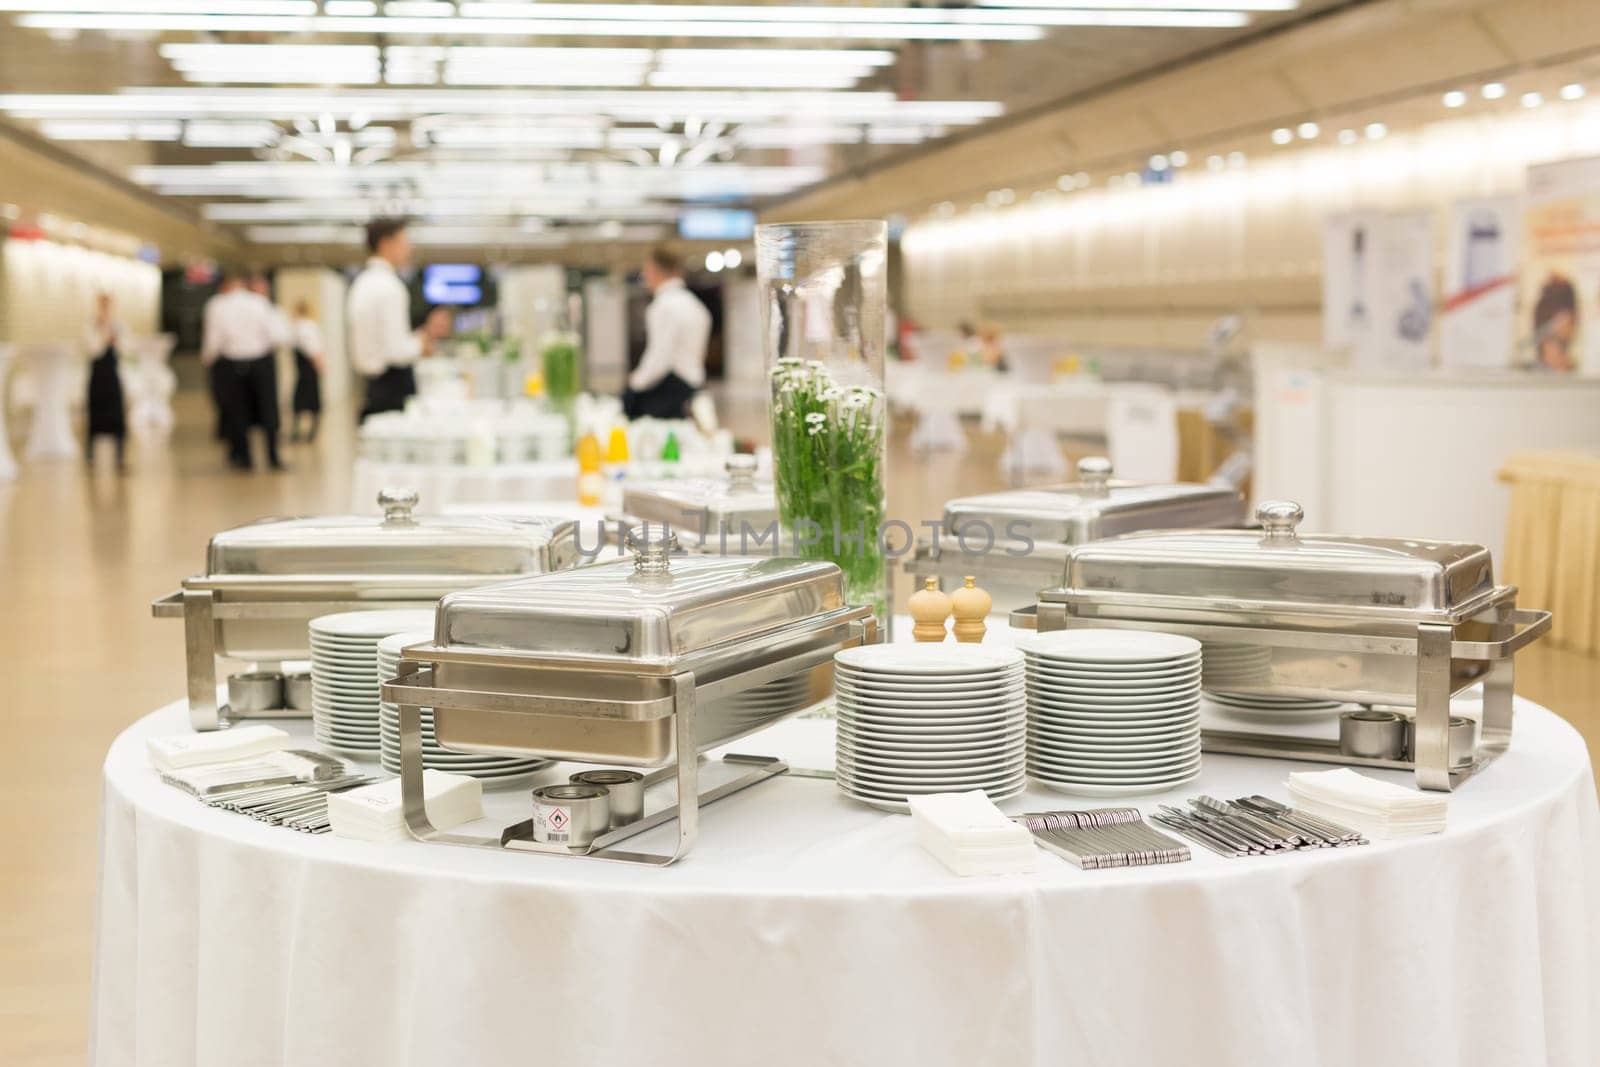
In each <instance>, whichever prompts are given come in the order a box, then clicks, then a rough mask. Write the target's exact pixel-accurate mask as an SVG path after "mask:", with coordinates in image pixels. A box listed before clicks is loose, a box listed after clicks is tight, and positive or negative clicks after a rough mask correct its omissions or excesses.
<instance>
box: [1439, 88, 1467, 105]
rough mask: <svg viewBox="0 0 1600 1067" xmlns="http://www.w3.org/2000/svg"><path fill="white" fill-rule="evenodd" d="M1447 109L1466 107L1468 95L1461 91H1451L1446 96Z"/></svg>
mask: <svg viewBox="0 0 1600 1067" xmlns="http://www.w3.org/2000/svg"><path fill="white" fill-rule="evenodd" d="M1443 102H1444V106H1445V107H1464V106H1466V103H1467V94H1466V93H1464V92H1462V91H1461V90H1460V89H1451V90H1450V91H1449V92H1448V93H1445V94H1444V101H1443Z"/></svg>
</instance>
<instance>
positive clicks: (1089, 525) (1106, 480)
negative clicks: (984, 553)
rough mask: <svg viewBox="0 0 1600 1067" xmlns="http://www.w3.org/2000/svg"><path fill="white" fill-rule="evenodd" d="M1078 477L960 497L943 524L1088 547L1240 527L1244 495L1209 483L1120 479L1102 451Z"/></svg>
mask: <svg viewBox="0 0 1600 1067" xmlns="http://www.w3.org/2000/svg"><path fill="white" fill-rule="evenodd" d="M1078 477H1079V480H1078V481H1077V482H1073V483H1070V484H1067V485H1052V486H1043V487H1039V488H1034V489H1014V490H1009V491H1006V492H1002V493H985V494H983V495H982V496H969V497H961V498H959V499H956V500H952V501H950V502H949V503H947V504H946V505H945V510H944V529H945V531H946V532H947V533H950V534H959V533H960V532H961V530H962V529H963V528H964V527H965V526H967V525H968V524H971V523H981V524H985V525H987V527H988V529H989V530H991V531H992V532H993V537H994V538H995V539H996V540H999V541H1015V540H1021V539H1023V538H1024V537H1026V538H1027V539H1030V540H1032V541H1034V542H1036V543H1038V544H1052V543H1054V544H1069V545H1077V544H1083V543H1084V542H1086V541H1096V540H1099V539H1100V538H1102V537H1112V536H1115V535H1117V534H1122V533H1128V532H1131V531H1133V530H1150V529H1188V528H1191V527H1202V526H1240V525H1243V523H1244V513H1245V508H1244V498H1243V496H1242V495H1241V494H1240V493H1239V492H1238V491H1237V490H1234V489H1228V488H1224V487H1219V486H1211V485H1190V484H1185V483H1174V484H1142V483H1138V482H1124V481H1114V480H1112V478H1111V464H1110V463H1109V462H1108V461H1107V460H1105V459H1103V458H1101V457H1098V456H1095V457H1090V458H1088V459H1084V460H1082V461H1080V462H1079V463H1078Z"/></svg>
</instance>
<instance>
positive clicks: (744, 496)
mask: <svg viewBox="0 0 1600 1067" xmlns="http://www.w3.org/2000/svg"><path fill="white" fill-rule="evenodd" d="M723 467H724V470H725V471H726V473H727V477H726V478H725V479H721V480H719V479H716V478H678V479H672V480H669V481H654V482H638V483H632V482H630V483H627V484H626V485H624V487H623V490H622V511H623V516H622V517H621V519H620V520H619V522H618V524H617V525H618V527H619V528H624V529H625V528H631V527H633V526H637V525H639V524H640V523H648V524H651V525H660V526H664V527H666V528H667V529H669V530H671V531H672V533H673V534H674V535H675V536H676V537H677V538H678V542H679V544H680V545H681V546H682V547H683V548H684V549H685V550H686V551H689V552H704V553H709V554H715V555H724V556H777V555H782V554H784V552H783V550H782V549H780V547H779V546H780V544H782V545H787V544H791V543H792V541H793V538H792V537H789V536H784V535H782V534H781V533H780V530H779V522H778V501H777V497H776V496H775V495H774V493H773V490H772V483H771V482H759V481H757V480H756V458H755V457H754V456H750V455H735V456H729V457H728V459H727V462H726V463H725V464H724V465H723ZM790 554H792V553H790Z"/></svg>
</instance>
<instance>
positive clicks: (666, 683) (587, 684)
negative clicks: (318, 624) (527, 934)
mask: <svg viewBox="0 0 1600 1067" xmlns="http://www.w3.org/2000/svg"><path fill="white" fill-rule="evenodd" d="M630 543H631V544H632V547H633V548H634V551H635V553H636V555H635V558H634V559H633V560H631V561H629V560H621V561H616V562H607V563H595V564H591V565H589V566H586V567H579V568H577V569H575V570H572V571H567V572H563V573H561V574H552V575H546V576H542V577H538V578H530V579H526V580H522V581H515V582H505V583H501V584H499V585H494V586H488V587H484V588H481V589H475V590H469V591H464V592H460V593H454V594H451V595H449V596H447V597H445V598H444V599H443V600H441V601H440V603H439V607H438V612H437V623H436V627H435V635H434V640H433V641H432V642H430V643H426V644H422V645H416V646H412V647H410V648H408V649H406V650H405V660H404V662H403V663H402V666H401V670H402V674H401V676H400V677H397V678H395V679H392V680H389V681H387V682H385V684H384V686H383V692H384V699H385V700H386V701H389V702H392V703H394V704H396V705H397V706H398V707H399V709H400V721H401V727H400V731H401V766H402V778H403V779H404V785H403V791H404V795H405V796H406V797H407V821H408V825H409V826H410V827H411V829H412V833H413V834H414V835H415V836H417V837H419V838H422V839H424V840H437V841H444V842H446V843H451V844H469V845H478V846H491V847H496V848H498V847H501V846H502V844H504V845H505V846H506V847H513V848H526V849H529V850H532V851H540V852H552V853H554V854H561V855H568V854H572V853H571V852H570V851H569V850H567V849H565V848H559V847H558V848H551V847H549V846H541V845H536V844H535V843H533V842H531V841H528V840H524V839H523V837H522V836H521V835H519V834H516V833H512V834H510V835H509V836H507V837H506V838H505V840H504V841H501V840H499V839H496V840H493V841H491V840H490V839H487V838H474V837H463V836H462V835H453V834H441V833H439V832H437V831H436V830H434V828H433V827H432V826H431V825H430V824H429V823H428V822H427V819H426V815H425V813H424V812H423V811H422V809H421V773H422V763H421V748H420V734H418V733H417V732H416V731H418V730H420V713H419V710H418V709H420V708H423V707H427V708H432V709H433V723H434V730H435V732H436V734H437V736H438V739H439V742H440V743H441V744H443V745H446V746H447V747H449V748H452V749H456V750H461V751H469V752H485V753H493V754H501V755H511V754H515V755H529V754H538V755H541V756H544V757H546V758H551V759H562V760H576V761H579V762H587V763H601V764H606V765H611V766H627V767H649V768H661V767H673V768H675V770H674V771H672V772H670V774H669V776H675V777H676V779H677V782H678V798H679V799H678V803H677V805H676V806H675V807H674V808H672V809H670V812H672V813H677V814H676V815H672V814H669V815H668V816H666V817H664V818H658V819H656V820H655V821H654V822H650V820H648V819H647V820H645V822H647V823H648V824H649V825H646V826H639V824H634V825H633V826H630V827H628V828H626V829H627V830H628V833H626V834H623V835H622V836H631V834H632V833H637V832H640V830H642V829H648V828H649V826H653V825H659V824H660V823H661V822H663V821H666V818H669V817H679V818H680V823H679V834H680V836H679V843H678V848H677V850H676V851H675V852H674V853H673V854H672V855H671V856H665V857H663V856H653V857H652V856H643V855H640V854H636V853H618V852H616V851H615V850H612V849H610V848H609V844H610V843H611V842H612V841H615V840H620V839H621V838H620V837H617V836H616V834H617V833H620V831H617V832H613V834H612V835H607V838H604V839H602V840H601V841H600V842H597V843H596V845H595V847H594V848H593V849H591V850H590V853H592V854H596V855H602V856H603V857H604V858H609V859H628V860H635V861H641V862H651V863H670V862H672V861H673V860H674V859H676V858H677V857H678V856H680V855H682V854H683V853H684V852H686V851H688V849H689V847H690V846H691V845H692V843H693V839H694V833H695V829H694V826H695V819H694V816H693V811H694V809H696V808H697V807H698V804H700V803H705V802H709V800H710V799H715V797H711V796H702V797H699V799H698V800H697V799H696V796H697V794H696V791H695V783H696V782H697V773H698V771H697V764H698V757H699V753H701V752H703V751H705V750H707V749H709V748H713V747H716V746H718V745H722V744H726V743H727V742H729V741H732V740H734V739H736V738H738V737H741V736H744V735H746V734H749V733H753V732H755V731H757V730H760V729H763V728H765V727H767V726H769V725H771V724H772V723H774V722H776V721H778V720H780V719H782V718H784V717H786V716H788V715H790V714H793V713H794V712H795V711H798V710H800V708H801V707H803V706H804V705H803V704H798V705H796V704H787V703H784V702H781V701H780V702H777V703H771V702H757V703H754V704H746V703H742V702H741V701H740V700H739V699H738V697H739V695H740V694H744V693H748V692H749V691H751V690H754V689H756V688H757V687H760V686H768V685H772V684H774V683H782V682H785V681H786V680H787V681H794V680H796V679H797V678H799V677H800V676H805V677H804V678H803V679H802V681H803V684H804V686H805V687H806V689H807V690H808V691H812V690H814V688H815V687H816V686H817V685H818V684H821V685H826V684H827V683H828V682H830V681H831V670H832V662H833V656H834V654H835V653H836V652H838V651H839V650H840V649H843V648H849V647H852V646H854V645H858V644H862V643H870V642H871V641H873V640H875V639H876V632H875V629H874V624H873V620H872V614H871V610H870V609H869V608H867V607H852V606H849V605H847V604H846V603H845V602H844V598H843V578H842V575H841V574H840V572H839V569H838V567H837V566H835V565H834V564H832V563H827V562H819V561H811V560H800V559H788V558H773V559H760V558H754V557H721V556H705V555H682V556H678V557H677V558H676V559H672V558H669V557H670V556H671V553H672V551H673V549H674V548H675V545H674V543H673V541H672V539H671V538H670V536H668V537H663V536H662V531H657V539H655V540H652V539H651V538H650V536H649V534H648V532H647V531H646V530H645V529H644V528H641V529H640V530H636V531H634V533H633V534H632V535H630ZM754 762H755V763H756V764H757V765H758V766H757V770H755V771H752V772H751V773H750V774H749V775H747V776H746V777H745V778H744V779H740V782H741V783H742V784H740V785H736V786H731V787H723V788H722V790H721V791H720V792H717V796H722V795H726V794H727V793H730V792H733V791H734V790H735V789H737V788H743V787H744V785H750V784H754V782H756V781H759V780H762V779H764V778H767V777H771V776H772V775H773V774H775V773H780V772H782V771H783V770H785V769H786V768H785V767H784V766H783V765H782V764H781V763H776V762H774V761H754ZM413 795H414V796H415V799H416V801H417V805H416V807H415V810H413V805H412V803H411V798H412V797H413ZM685 813H687V818H684V817H682V816H683V815H684V814H685ZM635 827H637V828H635ZM586 854H588V853H586Z"/></svg>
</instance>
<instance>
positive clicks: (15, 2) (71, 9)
mask: <svg viewBox="0 0 1600 1067" xmlns="http://www.w3.org/2000/svg"><path fill="white" fill-rule="evenodd" d="M218 3H219V0H0V12H22V13H31V14H73V15H75V16H83V17H90V18H92V17H94V16H95V15H97V14H110V15H119V14H127V15H148V16H152V17H157V16H161V15H169V14H170V15H190V14H194V15H206V14H210V13H212V12H214V11H216V9H217V7H218ZM226 6H227V9H228V11H229V12H231V13H232V14H235V15H256V16H275V17H279V18H283V17H295V16H308V15H315V14H316V13H317V4H316V0H227V3H226Z"/></svg>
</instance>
